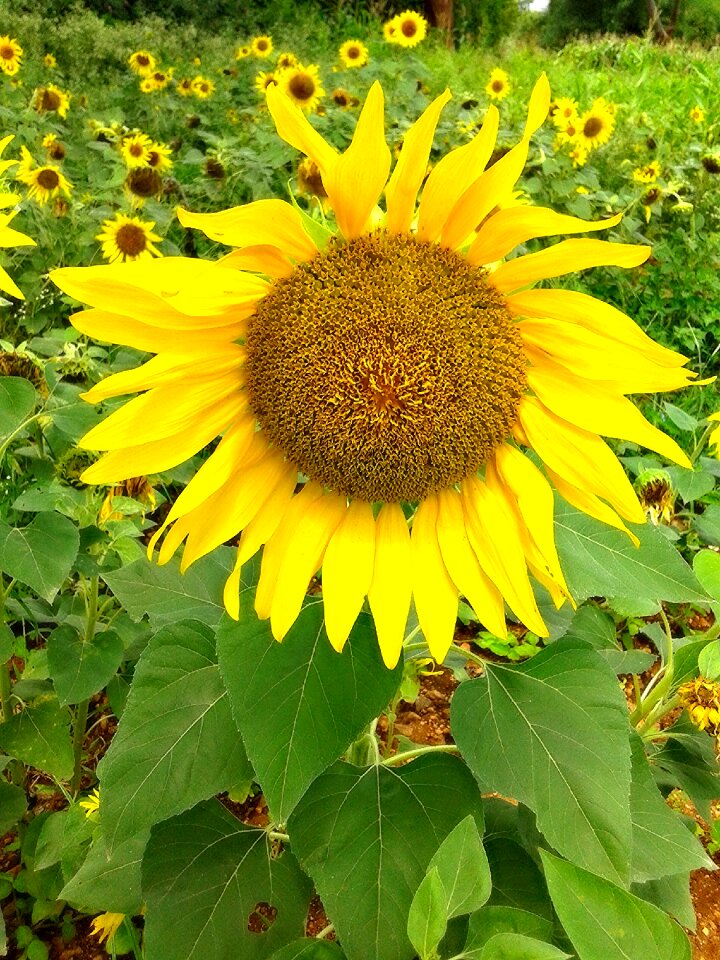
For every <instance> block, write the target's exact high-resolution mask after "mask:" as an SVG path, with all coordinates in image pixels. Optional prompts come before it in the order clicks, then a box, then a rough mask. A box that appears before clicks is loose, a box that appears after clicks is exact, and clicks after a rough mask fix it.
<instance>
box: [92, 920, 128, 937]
mask: <svg viewBox="0 0 720 960" xmlns="http://www.w3.org/2000/svg"><path fill="white" fill-rule="evenodd" d="M124 919H125V914H124V913H101V914H100V916H99V917H95V919H94V920H93V922H92V930H91V931H90V932H91V933H92V935H93V936H94V937H97V938H98V940H99V941H100V943H104V942H105V941H106V940H111V939H112V938H113V937H114V936H115V934H116V933H117V932H118V930H119V929H120V927H121V926H122V924H123V920H124Z"/></svg>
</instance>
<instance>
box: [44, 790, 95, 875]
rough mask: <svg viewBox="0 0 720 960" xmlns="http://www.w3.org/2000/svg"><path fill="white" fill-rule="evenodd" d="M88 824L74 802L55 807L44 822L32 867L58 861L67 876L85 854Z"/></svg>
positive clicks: (77, 866) (88, 838) (51, 864)
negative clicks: (62, 807) (71, 804)
mask: <svg viewBox="0 0 720 960" xmlns="http://www.w3.org/2000/svg"><path fill="white" fill-rule="evenodd" d="M92 829H93V828H92V824H91V823H90V821H89V820H88V819H87V817H86V816H85V811H84V810H83V809H82V807H80V806H78V805H73V806H71V807H68V808H67V810H56V811H55V812H54V813H53V814H52V816H50V817H48V818H47V820H46V821H45V822H44V824H43V827H42V830H41V831H40V836H39V837H38V842H37V846H36V848H35V864H34V866H35V869H36V870H45V869H47V867H52V866H54V865H55V864H56V863H59V864H60V866H61V869H62V873H63V877H65V878H69V877H71V876H72V875H73V874H74V873H75V872H76V871H77V870H78V868H79V867H80V864H81V863H82V862H83V860H84V859H85V854H86V853H87V845H88V843H89V841H90V837H91V835H92Z"/></svg>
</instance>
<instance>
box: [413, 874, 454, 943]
mask: <svg viewBox="0 0 720 960" xmlns="http://www.w3.org/2000/svg"><path fill="white" fill-rule="evenodd" d="M448 919H449V917H448V910H447V897H446V895H445V887H444V886H443V882H442V880H441V879H440V872H439V871H438V868H437V867H431V868H430V869H429V870H428V872H427V873H426V874H425V876H424V877H423V879H422V881H421V883H420V886H419V887H418V888H417V891H416V893H415V896H414V897H413V899H412V903H411V904H410V911H409V913H408V921H407V934H408V937H409V939H410V943H412V945H413V946H414V947H415V950H416V951H417V953H418V956H419V957H420V960H430V958H432V957H433V956H434V955H435V952H436V950H437V946H438V944H439V943H440V941H441V940H442V938H443V937H444V936H445V931H446V930H447V925H448Z"/></svg>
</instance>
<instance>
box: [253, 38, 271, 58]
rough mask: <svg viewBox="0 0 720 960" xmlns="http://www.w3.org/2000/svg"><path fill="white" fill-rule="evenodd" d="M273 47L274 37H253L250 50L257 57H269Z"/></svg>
mask: <svg viewBox="0 0 720 960" xmlns="http://www.w3.org/2000/svg"><path fill="white" fill-rule="evenodd" d="M272 49H273V44H272V37H253V39H252V40H251V41H250V50H251V52H252V53H254V54H255V56H256V57H263V58H264V57H269V56H270V54H271V53H272Z"/></svg>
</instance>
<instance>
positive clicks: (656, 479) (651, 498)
mask: <svg viewBox="0 0 720 960" xmlns="http://www.w3.org/2000/svg"><path fill="white" fill-rule="evenodd" d="M635 489H636V491H637V495H638V500H639V501H640V505H641V506H642V508H643V510H644V511H645V513H646V514H647V517H648V519H649V520H650V521H651V522H652V523H654V524H658V523H670V521H671V520H672V518H673V516H674V515H675V489H674V487H673V485H672V480H671V478H670V474H669V473H668V472H667V471H666V470H643V472H642V473H641V474H640V476H639V477H638V478H637V480H636V481H635Z"/></svg>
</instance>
